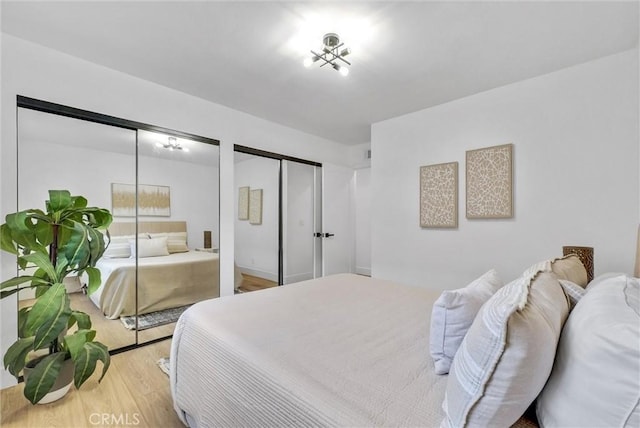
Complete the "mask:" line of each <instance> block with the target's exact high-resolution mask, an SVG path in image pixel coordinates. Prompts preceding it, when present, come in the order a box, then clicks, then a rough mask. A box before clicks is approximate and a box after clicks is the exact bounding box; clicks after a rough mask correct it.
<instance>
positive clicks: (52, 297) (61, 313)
mask: <svg viewBox="0 0 640 428" xmlns="http://www.w3.org/2000/svg"><path fill="white" fill-rule="evenodd" d="M70 315H71V309H70V308H69V296H68V295H67V291H66V290H65V288H64V285H63V284H54V285H53V286H51V288H49V290H47V292H46V293H44V294H43V295H42V296H41V297H40V298H39V299H38V300H37V301H36V303H35V304H34V305H33V308H32V309H31V312H29V316H28V317H27V323H26V325H25V328H26V330H27V331H34V330H35V332H36V333H35V336H36V338H35V341H34V347H35V348H36V349H39V348H40V347H42V346H45V345H47V344H49V343H51V342H53V340H54V339H55V338H57V337H58V336H59V335H60V333H61V332H62V331H63V330H64V328H65V326H66V325H67V321H68V320H69V316H70Z"/></svg>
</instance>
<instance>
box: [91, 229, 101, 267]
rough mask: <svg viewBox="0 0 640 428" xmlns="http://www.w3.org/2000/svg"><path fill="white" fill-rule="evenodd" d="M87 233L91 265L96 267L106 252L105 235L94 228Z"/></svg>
mask: <svg viewBox="0 0 640 428" xmlns="http://www.w3.org/2000/svg"><path fill="white" fill-rule="evenodd" d="M87 232H88V234H89V252H90V255H91V258H90V260H89V264H90V265H91V266H95V265H96V262H97V261H98V259H99V258H100V257H102V254H103V253H104V250H105V245H104V235H103V234H102V232H100V231H98V230H96V229H94V228H92V227H88V228H87Z"/></svg>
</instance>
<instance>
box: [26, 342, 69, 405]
mask: <svg viewBox="0 0 640 428" xmlns="http://www.w3.org/2000/svg"><path fill="white" fill-rule="evenodd" d="M65 356H66V352H56V353H54V354H51V355H47V356H46V357H44V358H43V359H42V360H41V361H40V362H38V364H37V365H36V366H35V367H34V368H33V370H32V371H31V372H30V373H29V376H28V377H27V381H26V382H25V385H24V396H25V397H27V399H29V401H31V403H32V404H36V403H37V402H38V401H40V400H41V399H42V397H44V396H45V395H46V394H47V393H48V392H49V391H51V388H52V387H53V384H54V383H55V381H56V379H57V378H58V375H59V374H60V369H62V364H63V363H64V359H65Z"/></svg>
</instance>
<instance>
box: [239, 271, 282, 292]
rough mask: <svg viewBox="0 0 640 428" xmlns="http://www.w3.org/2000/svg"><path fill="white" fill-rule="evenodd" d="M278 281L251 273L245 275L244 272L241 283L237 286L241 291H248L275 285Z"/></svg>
mask: <svg viewBox="0 0 640 428" xmlns="http://www.w3.org/2000/svg"><path fill="white" fill-rule="evenodd" d="M277 286H278V283H277V282H273V281H269V280H268V279H264V278H260V277H257V276H253V275H247V274H246V273H243V274H242V284H240V286H239V287H238V290H240V291H241V292H243V293H247V292H249V291H257V290H263V289H265V288H271V287H277Z"/></svg>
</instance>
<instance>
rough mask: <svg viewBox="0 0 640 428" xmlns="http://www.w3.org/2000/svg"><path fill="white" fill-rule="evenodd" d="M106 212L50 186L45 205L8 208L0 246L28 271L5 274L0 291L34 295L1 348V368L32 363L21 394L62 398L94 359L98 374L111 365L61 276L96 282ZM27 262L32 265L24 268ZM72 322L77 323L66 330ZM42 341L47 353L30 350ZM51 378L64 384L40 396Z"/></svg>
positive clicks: (15, 370) (16, 371)
mask: <svg viewBox="0 0 640 428" xmlns="http://www.w3.org/2000/svg"><path fill="white" fill-rule="evenodd" d="M111 220H112V217H111V213H110V212H109V211H108V210H106V209H103V208H95V207H87V200H86V199H85V198H84V197H82V196H71V194H70V193H69V191H68V190H50V191H49V200H48V201H46V212H44V211H42V210H39V209H29V210H25V211H20V212H17V213H13V214H8V215H7V216H6V218H5V223H4V224H2V226H1V227H0V228H1V229H0V232H1V235H0V236H1V248H2V250H4V251H7V252H9V253H12V254H15V255H16V256H17V257H18V268H19V271H22V273H25V274H24V275H20V276H17V277H15V278H12V279H9V280H6V281H4V282H2V283H1V284H0V289H1V290H2V294H1V295H0V298H5V297H7V296H10V295H12V294H13V293H16V292H18V291H19V290H21V289H25V288H34V289H35V295H36V299H35V303H34V304H33V305H32V306H29V307H25V308H22V309H20V310H19V311H18V340H17V341H16V342H15V343H14V344H13V345H11V346H10V347H9V349H8V350H7V352H6V353H5V355H4V367H5V369H8V370H9V372H11V374H13V375H14V376H16V377H18V376H19V375H20V372H21V371H22V370H23V369H24V368H25V365H27V366H28V367H30V370H29V371H28V372H27V371H26V370H25V388H24V395H25V397H27V398H28V399H29V401H31V403H34V404H35V403H38V402H41V403H43V402H48V401H53V400H54V399H57V398H60V397H61V396H63V395H64V394H65V393H66V390H68V389H69V387H70V386H71V381H73V383H74V384H75V386H76V388H79V387H80V386H81V385H82V384H83V383H84V382H85V381H86V380H87V379H88V378H89V377H90V376H91V375H92V374H93V372H94V370H95V369H96V364H97V362H98V360H100V361H102V365H103V367H102V375H101V376H100V380H99V381H101V380H102V378H103V377H104V375H105V373H106V371H107V369H108V368H109V363H110V358H109V351H108V349H107V347H106V346H105V345H103V344H102V343H100V342H96V341H94V338H95V336H96V331H95V330H92V329H91V319H90V317H89V315H87V314H85V313H83V312H80V311H76V310H73V309H71V307H70V300H69V296H68V295H67V290H66V288H65V286H64V284H63V280H64V278H65V277H66V276H67V275H70V274H73V275H77V276H80V275H82V274H83V273H84V274H86V277H87V278H88V284H87V285H88V292H89V293H92V292H93V291H95V290H96V289H97V288H98V287H99V285H100V271H99V270H98V269H97V268H96V267H95V264H96V262H97V261H98V259H100V257H101V256H102V254H103V253H104V250H105V240H104V238H103V233H102V232H101V230H105V231H106V229H107V227H108V226H109V225H110V224H111ZM106 233H107V236H108V232H106ZM27 269H28V270H29V271H30V272H31V271H32V272H33V273H30V274H26V272H25V271H26V270H27ZM74 325H76V326H77V328H76V329H75V330H74V331H73V332H71V333H70V332H69V331H70V330H71V327H73V326H74ZM68 330H69V331H68ZM42 349H47V350H48V354H46V355H40V356H38V357H36V358H32V357H31V355H30V353H32V352H33V351H38V350H42ZM28 359H30V360H29V361H27V360H28ZM65 367H66V369H65ZM65 372H68V373H69V375H70V377H69V379H68V380H64V379H61V376H63V374H64V373H65ZM71 375H72V376H71ZM56 381H58V384H63V387H65V388H66V390H63V391H62V393H60V392H59V391H58V393H53V392H52V393H51V394H52V395H48V396H47V397H46V398H44V399H43V397H45V395H47V394H49V393H50V391H52V389H53V388H54V384H55V383H56ZM63 389H64V388H63Z"/></svg>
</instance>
